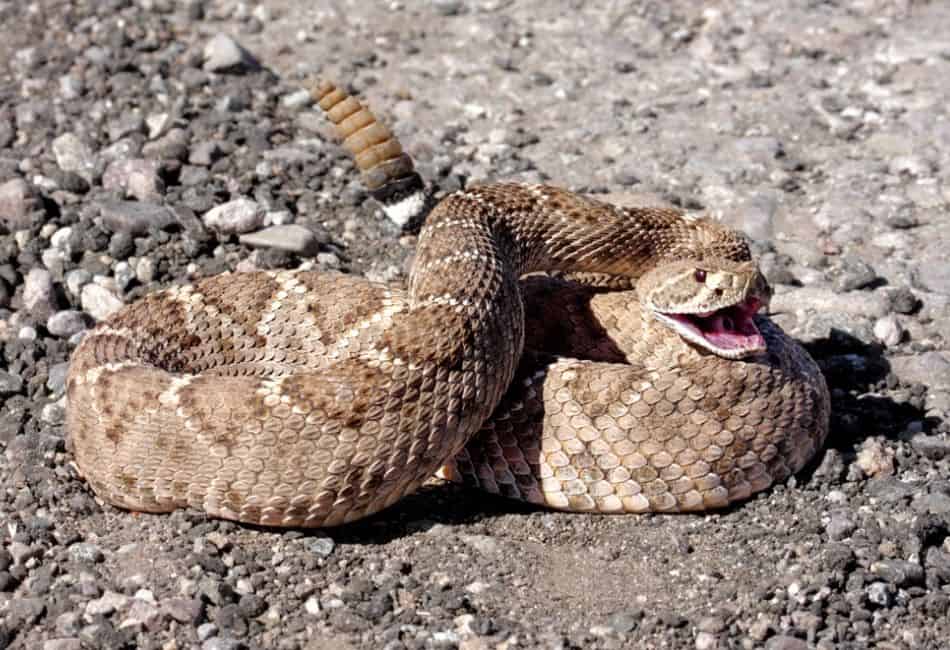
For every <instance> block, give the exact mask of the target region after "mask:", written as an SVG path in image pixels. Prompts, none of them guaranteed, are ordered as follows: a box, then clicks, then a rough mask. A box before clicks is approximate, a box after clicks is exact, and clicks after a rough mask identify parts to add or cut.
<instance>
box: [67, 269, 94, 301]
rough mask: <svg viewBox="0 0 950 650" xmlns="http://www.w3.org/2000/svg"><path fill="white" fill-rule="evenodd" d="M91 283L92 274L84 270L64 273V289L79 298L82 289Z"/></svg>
mask: <svg viewBox="0 0 950 650" xmlns="http://www.w3.org/2000/svg"><path fill="white" fill-rule="evenodd" d="M91 281H92V273H90V272H89V271H87V270H86V269H73V270H72V271H69V272H67V273H66V288H67V289H69V293H71V294H72V295H74V296H76V297H77V298H78V297H79V293H80V292H81V291H82V288H83V287H84V286H86V285H87V284H89V283H90V282H91Z"/></svg>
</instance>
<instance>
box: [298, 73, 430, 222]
mask: <svg viewBox="0 0 950 650" xmlns="http://www.w3.org/2000/svg"><path fill="white" fill-rule="evenodd" d="M310 94H311V96H312V97H313V98H314V100H315V101H316V102H317V103H318V104H319V105H320V108H322V109H323V111H324V113H326V116H327V117H328V118H329V120H330V121H331V122H333V124H334V125H335V126H336V131H337V133H338V134H339V136H340V138H342V140H343V146H344V148H345V149H346V150H347V151H349V152H350V155H351V156H353V159H354V160H355V161H356V166H357V167H358V168H359V170H360V173H361V174H362V176H363V183H364V184H365V185H366V187H367V189H368V190H369V191H370V194H371V195H372V197H373V198H374V199H376V200H377V201H378V202H379V204H380V205H381V206H382V208H383V212H385V213H386V216H387V217H389V219H390V220H391V221H393V222H395V223H396V224H397V225H399V226H400V227H402V228H403V230H406V231H416V230H418V229H419V228H420V227H421V225H422V222H423V221H424V220H425V217H426V216H427V215H428V213H429V211H430V210H431V209H432V207H433V206H434V201H433V197H432V194H431V192H430V190H429V188H427V187H426V184H425V183H424V182H423V180H422V177H421V176H419V174H418V172H416V170H415V167H414V165H413V163H412V158H410V157H409V154H407V153H406V152H404V151H403V149H402V145H401V144H400V143H399V140H398V139H397V138H396V136H395V135H394V134H393V132H392V131H391V130H390V129H389V128H388V127H387V126H386V125H384V124H383V123H382V122H380V121H378V120H377V119H376V116H375V115H373V113H372V112H371V111H370V110H369V109H368V108H366V107H365V106H363V105H362V104H360V102H359V101H358V100H357V99H356V98H355V97H353V96H352V95H350V94H349V93H347V92H346V91H345V90H343V89H342V88H340V87H338V86H337V85H336V84H334V83H333V82H331V81H326V80H323V81H320V82H318V83H316V84H314V85H313V86H312V87H311V89H310Z"/></svg>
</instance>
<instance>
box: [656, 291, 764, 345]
mask: <svg viewBox="0 0 950 650" xmlns="http://www.w3.org/2000/svg"><path fill="white" fill-rule="evenodd" d="M761 306H762V303H761V301H759V300H758V299H757V298H746V299H745V300H744V301H743V302H740V303H738V304H735V305H732V306H729V307H723V308H722V309H716V310H714V311H709V312H702V313H698V314H675V313H664V312H659V311H655V312H654V314H656V316H657V318H658V319H659V320H660V321H661V322H663V323H664V324H666V325H667V326H669V327H671V328H672V329H673V330H674V331H675V332H676V333H677V334H679V335H680V336H682V337H683V338H684V339H686V340H687V341H690V342H691V343H695V344H696V345H699V346H701V347H703V348H706V349H707V350H709V351H710V352H713V353H714V354H718V355H719V356H722V357H727V358H729V359H737V358H739V357H745V356H749V355H751V354H756V353H758V352H762V351H764V350H765V338H764V337H763V336H762V333H761V332H759V328H758V327H756V326H755V321H754V320H753V317H754V316H755V314H756V312H758V311H759V308H760V307H761Z"/></svg>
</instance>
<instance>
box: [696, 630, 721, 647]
mask: <svg viewBox="0 0 950 650" xmlns="http://www.w3.org/2000/svg"><path fill="white" fill-rule="evenodd" d="M718 647H719V641H718V640H717V639H716V635H715V634H710V633H709V632H700V633H699V634H697V635H696V650H715V648H718Z"/></svg>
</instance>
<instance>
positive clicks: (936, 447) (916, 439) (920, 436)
mask: <svg viewBox="0 0 950 650" xmlns="http://www.w3.org/2000/svg"><path fill="white" fill-rule="evenodd" d="M910 444H911V446H912V447H913V448H914V449H915V450H916V451H917V453H919V454H922V455H924V456H926V457H927V458H930V459H932V460H940V459H942V458H946V457H948V456H950V438H948V435H947V434H939V435H928V434H926V433H917V434H914V436H913V437H911V439H910Z"/></svg>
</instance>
